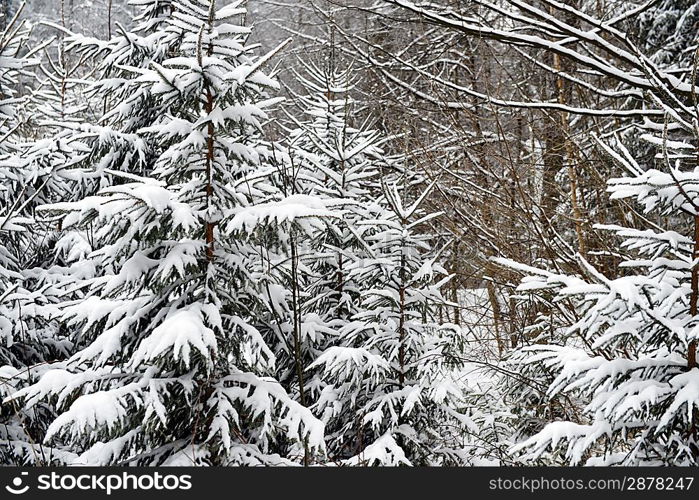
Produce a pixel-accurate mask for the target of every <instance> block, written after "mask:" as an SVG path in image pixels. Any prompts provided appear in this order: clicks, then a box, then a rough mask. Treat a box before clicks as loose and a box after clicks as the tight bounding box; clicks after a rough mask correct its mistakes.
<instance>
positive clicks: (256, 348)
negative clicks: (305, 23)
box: [13, 0, 324, 465]
mask: <svg viewBox="0 0 699 500" xmlns="http://www.w3.org/2000/svg"><path fill="white" fill-rule="evenodd" d="M140 3H141V4H143V3H144V2H140ZM146 4H147V2H146ZM150 4H151V5H152V4H153V2H151V3H150ZM171 7H172V8H171V11H170V14H169V16H168V17H164V18H163V19H162V20H161V21H160V22H159V23H158V24H157V27H156V28H154V30H155V31H154V33H153V35H152V38H151V40H153V41H154V43H155V44H156V45H157V47H156V46H154V48H155V49H156V50H163V53H164V55H165V58H164V59H163V60H162V62H160V63H159V62H157V61H155V60H152V59H151V60H150V64H149V67H147V68H144V67H135V66H132V67H128V68H122V69H123V70H129V71H131V72H133V73H135V74H136V75H137V77H136V78H133V79H131V80H130V84H129V86H128V87H127V88H128V89H129V92H128V95H124V98H123V99H122V102H121V104H119V105H118V106H117V107H116V108H114V109H115V111H112V112H108V113H107V114H108V115H109V114H110V113H118V114H119V115H120V116H121V117H122V118H123V120H124V123H125V124H128V125H130V126H133V127H134V128H133V130H132V131H131V132H130V133H129V135H128V140H130V141H131V143H132V144H148V145H149V146H150V147H152V150H150V151H149V154H150V155H152V158H153V161H152V163H150V162H148V163H147V166H148V168H147V169H145V170H140V171H139V170H138V169H131V170H130V171H125V172H119V171H116V170H111V169H109V170H107V169H105V170H104V171H105V172H107V173H109V179H110V180H111V182H110V184H109V185H106V186H105V187H103V188H102V189H101V190H100V191H99V192H98V193H97V194H96V195H94V196H88V197H86V198H84V199H82V200H80V201H77V202H68V203H55V204H53V205H50V206H47V207H46V208H45V210H46V211H47V212H50V213H62V214H64V216H63V219H62V222H63V226H64V228H70V227H78V228H81V227H86V226H87V225H90V227H91V231H92V233H93V238H94V242H95V248H96V250H95V252H93V258H96V259H98V260H99V266H100V267H101V268H102V269H104V270H105V271H106V272H105V273H104V275H101V276H97V277H95V278H93V279H91V280H89V281H88V283H89V284H88V291H87V296H86V298H85V299H83V300H80V301H76V302H75V303H72V304H67V305H65V306H64V316H63V318H64V321H65V322H66V323H67V324H68V325H69V326H71V327H73V328H76V335H75V342H76V347H77V350H76V352H75V354H74V355H73V356H71V358H70V359H68V360H67V361H66V362H64V363H59V364H56V365H54V366H52V367H51V369H49V370H47V371H46V372H45V373H44V375H43V377H42V378H41V380H40V381H39V382H38V383H36V384H34V385H33V386H31V387H29V388H26V389H24V390H21V391H19V392H18V393H16V394H15V395H14V396H13V400H17V401H23V403H24V405H25V407H27V408H33V407H34V406H36V405H37V404H39V403H40V402H41V401H50V402H52V403H53V404H55V405H56V407H57V409H58V411H59V412H60V414H59V416H58V417H57V418H56V419H55V420H54V421H53V422H52V423H51V425H50V426H49V428H48V429H47V432H46V436H45V442H48V443H55V445H56V446H59V447H61V448H62V449H66V450H70V451H71V452H73V453H75V454H77V455H78V457H77V458H76V459H75V460H74V463H87V464H93V465H96V464H116V463H128V464H150V465H155V464H222V465H231V464H270V463H286V460H287V459H286V458H284V457H282V456H280V455H278V454H277V453H275V451H276V448H275V446H276V444H277V443H278V442H279V441H280V440H283V441H285V442H289V443H295V448H294V447H293V446H292V447H287V448H285V451H287V454H288V455H289V456H290V458H291V459H294V458H297V457H294V456H293V454H294V453H300V451H299V450H311V451H312V452H315V451H319V452H322V451H323V446H324V443H323V425H322V423H321V422H320V421H318V420H317V419H315V418H314V417H313V416H312V415H311V413H310V411H309V410H308V409H306V408H304V407H302V406H301V405H300V404H298V403H297V402H296V401H294V400H293V399H292V398H290V397H289V396H288V395H287V393H286V392H285V391H284V389H283V388H282V386H281V385H280V384H279V383H278V382H277V381H276V380H275V379H274V378H272V377H270V375H271V374H273V373H274V364H275V359H274V354H273V349H272V348H270V346H269V345H267V343H266V342H265V339H264V338H263V337H262V335H261V334H260V332H259V330H258V329H257V328H256V327H255V324H256V320H257V316H256V315H257V314H258V313H259V311H260V309H261V304H260V302H261V299H260V290H259V289H258V286H257V281H256V279H255V272H256V271H257V270H258V266H257V262H256V260H255V256H256V253H255V250H254V249H253V248H251V246H250V244H249V243H248V242H247V241H245V240H244V239H242V238H239V237H236V235H235V231H229V230H228V223H229V222H230V221H231V220H233V219H234V218H235V216H236V214H237V213H238V212H239V211H241V210H243V209H245V208H247V207H250V206H251V205H254V204H257V203H260V202H263V201H266V200H267V197H268V196H269V195H270V193H272V192H273V191H274V187H273V186H272V185H271V184H270V183H269V182H268V181H267V173H266V169H265V163H266V162H267V160H268V157H269V155H270V152H269V150H268V149H267V148H265V147H264V146H263V145H262V143H261V126H262V123H263V122H264V121H265V119H266V114H265V111H264V110H265V108H268V107H270V106H271V105H273V104H274V103H275V102H276V100H274V99H267V97H266V93H267V91H268V90H274V89H275V88H276V87H277V84H276V82H275V81H274V80H272V79H270V78H269V77H267V76H266V75H264V74H263V73H262V72H261V71H260V68H261V66H262V65H263V64H264V63H265V62H266V61H267V60H268V59H269V57H271V55H272V54H268V55H267V56H264V57H261V58H260V57H256V56H255V55H254V54H253V53H252V51H251V49H250V48H248V47H247V46H246V41H247V38H248V36H249V34H250V30H249V28H246V27H243V26H239V25H237V24H234V20H235V19H238V18H240V16H241V15H242V14H244V13H245V8H244V6H243V4H242V3H241V2H234V3H232V4H229V5H226V6H225V7H223V8H220V9H216V5H215V1H213V0H211V1H209V0H173V1H172V2H171ZM125 38H128V36H126V37H125ZM162 44H166V45H165V46H163V45H162ZM165 47H167V49H166V50H165ZM146 97H147V98H148V99H149V102H150V101H152V102H153V104H154V105H153V106H147V107H145V108H144V107H143V106H142V105H141V104H143V102H142V99H145V98H146ZM144 115H145V116H146V117H147V119H146V120H144V119H143V118H144ZM144 122H145V123H146V124H145V126H143V125H142V126H138V125H137V124H139V123H141V124H143V123H144ZM148 122H150V123H148ZM121 137H126V134H123V135H122V136H121ZM121 154H125V155H131V154H132V153H131V152H130V151H127V152H126V153H121ZM112 160H114V158H113V157H111V158H107V157H105V160H104V161H105V162H106V161H112ZM150 165H152V170H150ZM100 167H101V165H100ZM115 179H118V181H115ZM295 450H296V451H295Z"/></svg>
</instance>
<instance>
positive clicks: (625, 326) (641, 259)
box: [501, 141, 699, 465]
mask: <svg viewBox="0 0 699 500" xmlns="http://www.w3.org/2000/svg"><path fill="white" fill-rule="evenodd" d="M617 146H618V148H617V150H618V151H621V152H616V151H615V150H612V149H611V148H610V147H607V150H608V152H609V153H610V154H611V155H612V156H613V157H614V158H615V160H616V161H617V162H618V163H619V164H621V165H623V166H624V167H625V169H626V172H627V176H624V177H620V178H615V179H612V180H610V181H609V191H610V192H611V196H612V198H614V199H623V198H633V199H635V201H636V202H638V203H639V204H640V205H641V207H642V208H643V212H644V213H645V214H647V215H646V217H647V218H646V219H645V220H646V221H647V224H648V226H647V227H646V228H644V229H636V228H632V227H621V226H600V227H599V228H598V230H605V231H609V232H610V233H612V234H614V235H615V236H616V237H617V238H619V239H620V241H621V245H620V249H621V251H620V257H621V258H622V261H621V263H620V270H621V271H622V272H621V276H620V277H617V278H614V279H612V278H608V277H606V276H605V275H603V274H602V273H600V272H599V271H598V270H597V269H595V268H594V267H593V266H592V265H591V264H590V263H589V262H588V261H587V260H586V259H585V258H583V257H582V256H578V257H577V259H578V262H579V266H580V269H581V272H580V274H579V275H566V274H562V273H556V272H552V271H547V270H541V269H535V268H532V267H528V266H522V265H517V264H514V263H512V262H509V261H501V262H502V263H503V264H505V265H507V266H510V267H512V268H515V269H518V270H520V271H521V272H523V273H524V274H526V275H528V276H527V277H526V278H525V279H524V280H523V281H522V283H521V285H520V287H519V290H520V292H522V293H523V294H524V293H534V294H537V295H540V294H548V295H550V296H552V300H553V301H554V303H558V304H561V305H562V306H563V307H564V308H565V309H567V310H569V311H570V314H569V315H568V317H569V318H570V322H569V323H568V325H561V326H566V328H563V330H562V332H561V333H560V334H559V335H557V337H556V340H555V341H552V342H550V343H548V344H539V345H532V346H529V347H525V348H523V349H522V350H521V351H520V352H519V353H517V354H516V355H515V356H514V359H513V361H514V363H515V365H521V366H524V367H525V368H526V367H529V368H526V369H531V368H532V367H533V368H535V369H538V370H540V371H541V370H544V371H549V372H550V373H552V376H553V381H552V383H551V384H550V385H549V387H547V396H548V397H549V398H551V399H554V398H555V399H557V400H558V401H561V402H565V403H566V404H567V405H569V411H568V412H566V414H565V416H564V417H563V418H561V415H558V417H559V418H558V419H556V418H555V417H556V415H551V416H550V417H551V420H555V421H550V422H549V423H548V424H547V425H546V426H545V427H544V428H543V429H542V430H541V431H540V432H538V433H537V434H535V435H534V436H532V437H530V438H529V439H526V440H524V441H523V442H521V443H520V444H519V445H518V446H517V447H516V448H515V450H516V451H519V452H521V454H522V456H523V457H524V458H525V459H544V460H546V462H547V463H551V461H552V460H557V461H561V462H563V463H571V464H591V465H592V464H594V465H600V464H624V465H639V464H642V465H658V464H665V465H696V464H697V462H698V457H699V437H698V436H697V432H698V431H697V421H698V420H699V418H698V415H697V411H698V407H699V391H698V390H697V387H699V367H697V363H696V345H697V332H698V331H699V330H698V328H697V324H698V318H699V315H698V312H697V311H698V308H697V304H698V301H699V278H698V276H699V274H698V273H699V271H698V270H697V266H696V262H697V261H696V259H697V256H698V255H699V254H698V253H697V251H698V249H699V243H698V242H699V229H698V228H699V224H698V222H699V208H698V207H699V190H698V189H697V187H696V186H697V182H696V181H697V175H698V171H697V169H696V167H694V166H684V165H683V163H682V162H683V161H684V159H686V158H687V156H686V155H684V154H683V153H682V152H683V151H686V150H687V148H688V147H690V145H689V144H687V143H683V142H677V141H665V142H664V143H663V144H662V149H663V151H662V152H661V165H660V166H659V167H658V168H646V169H644V168H642V167H641V166H640V165H639V164H637V163H636V162H635V160H634V159H633V157H632V156H631V155H630V153H629V152H628V151H627V150H626V149H625V148H623V146H621V145H617ZM672 150H674V151H672ZM671 156H672V157H674V158H676V160H672V162H671V161H670V157H671ZM653 220H655V221H656V222H655V223H654V222H652V221H653ZM663 224H664V226H663Z"/></svg>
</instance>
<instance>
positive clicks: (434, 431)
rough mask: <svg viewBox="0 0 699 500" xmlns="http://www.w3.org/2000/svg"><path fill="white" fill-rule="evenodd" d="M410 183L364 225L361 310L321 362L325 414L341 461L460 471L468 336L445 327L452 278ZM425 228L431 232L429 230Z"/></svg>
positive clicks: (352, 272) (357, 275) (356, 268)
mask: <svg viewBox="0 0 699 500" xmlns="http://www.w3.org/2000/svg"><path fill="white" fill-rule="evenodd" d="M407 184H408V183H407V181H405V180H404V181H403V182H401V185H399V184H386V183H384V185H383V190H384V192H385V197H384V198H383V200H384V201H385V208H384V211H383V212H382V213H381V214H378V215H379V216H378V217H377V218H376V219H374V220H364V221H360V222H358V226H359V227H360V237H361V238H362V240H363V241H364V242H365V243H366V245H367V250H368V251H367V254H366V257H365V258H364V259H361V260H356V261H353V262H351V263H349V265H348V266H347V274H348V276H349V277H350V279H352V280H354V281H355V282H356V283H361V287H360V290H359V291H360V293H361V297H362V299H361V302H360V303H359V307H358V311H357V312H356V313H355V314H354V315H353V316H352V318H351V320H350V321H349V322H348V323H347V324H346V325H345V326H343V328H342V329H341V331H340V339H339V341H338V342H337V344H336V345H334V346H331V347H329V348H328V349H326V350H325V352H324V353H323V354H322V355H321V356H320V357H319V358H318V359H317V360H316V361H315V363H314V365H315V366H319V367H322V369H323V372H322V376H323V378H324V379H325V380H326V381H327V383H328V385H327V386H326V387H325V388H324V390H323V392H322V394H321V396H320V399H319V402H318V404H317V408H318V411H320V412H322V415H323V418H324V420H326V421H327V430H328V440H329V445H330V446H331V448H330V449H331V450H332V453H333V455H332V456H334V457H336V458H338V459H341V458H344V459H345V463H347V464H355V465H358V464H367V465H373V464H378V465H400V464H413V465H427V464H446V463H459V460H460V459H459V458H458V452H457V448H460V447H461V445H460V443H461V437H460V436H459V433H458V432H457V431H456V429H459V428H460V427H461V425H463V422H464V421H465V420H467V417H466V416H465V415H464V414H462V413H461V410H462V409H463V408H462V405H463V404H464V399H463V394H462V391H461V388H460V386H459V384H458V383H457V381H456V377H457V376H458V375H456V374H457V373H458V371H457V370H456V368H457V365H458V364H459V345H460V339H459V333H460V332H458V331H457V330H456V329H454V328H452V327H451V326H448V325H444V326H441V325H439V324H438V323H437V321H436V315H437V308H438V306H439V305H440V304H443V303H444V302H445V301H444V299H443V298H442V296H441V293H440V287H441V286H442V285H443V284H444V282H445V281H447V280H448V279H449V277H448V276H445V275H446V271H445V270H444V269H443V268H442V267H441V266H440V265H439V263H438V261H437V259H438V255H437V253H435V252H434V249H431V248H430V245H429V243H428V241H429V237H428V233H427V232H419V230H418V229H419V228H421V226H422V225H424V224H426V223H427V222H428V221H430V220H431V219H433V218H434V217H437V216H438V215H439V214H434V213H424V211H423V209H422V207H421V205H422V203H423V202H424V200H425V197H426V196H427V194H428V192H429V188H428V189H427V190H425V191H424V192H422V193H421V194H419V196H417V197H416V198H415V199H413V201H412V202H408V201H407V200H408V199H409V198H408V196H407V194H408V193H407V192H406V189H407ZM423 229H424V228H423Z"/></svg>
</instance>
